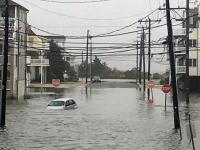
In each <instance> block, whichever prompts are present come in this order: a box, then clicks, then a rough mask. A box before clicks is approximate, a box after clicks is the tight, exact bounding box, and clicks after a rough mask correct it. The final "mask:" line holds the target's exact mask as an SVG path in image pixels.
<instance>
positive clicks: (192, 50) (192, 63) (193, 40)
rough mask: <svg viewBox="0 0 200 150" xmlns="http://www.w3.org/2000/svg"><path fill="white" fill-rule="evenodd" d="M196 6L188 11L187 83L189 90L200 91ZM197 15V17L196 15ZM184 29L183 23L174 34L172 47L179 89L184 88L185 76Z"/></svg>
mask: <svg viewBox="0 0 200 150" xmlns="http://www.w3.org/2000/svg"><path fill="white" fill-rule="evenodd" d="M199 8H200V7H199V6H197V7H196V8H194V9H191V11H190V16H191V17H190V33H189V39H190V40H189V79H190V81H189V83H190V89H191V90H197V89H200V49H199V47H200V43H199V38H200V28H199V27H200V21H199V17H200V16H199V10H200V9H199ZM197 14H198V15H197ZM185 36H186V28H185V23H183V25H182V27H181V28H180V29H178V30H176V31H175V33H174V47H175V57H176V72H177V84H178V87H179V88H184V87H185V84H184V83H185V74H186V63H185V62H186V61H185V60H186V59H185V58H186V49H185V46H186V45H185Z"/></svg>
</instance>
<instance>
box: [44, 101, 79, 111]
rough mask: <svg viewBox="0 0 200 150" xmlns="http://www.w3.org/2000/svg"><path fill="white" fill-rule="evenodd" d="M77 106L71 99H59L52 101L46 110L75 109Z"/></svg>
mask: <svg viewBox="0 0 200 150" xmlns="http://www.w3.org/2000/svg"><path fill="white" fill-rule="evenodd" d="M77 107H78V106H77V104H76V102H75V101H74V100H73V99H72V98H60V99H55V100H52V101H51V102H50V103H49V104H48V106H47V109H76V108H77Z"/></svg>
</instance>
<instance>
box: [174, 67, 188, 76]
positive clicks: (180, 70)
mask: <svg viewBox="0 0 200 150" xmlns="http://www.w3.org/2000/svg"><path fill="white" fill-rule="evenodd" d="M176 73H177V74H185V73H186V67H185V66H176Z"/></svg>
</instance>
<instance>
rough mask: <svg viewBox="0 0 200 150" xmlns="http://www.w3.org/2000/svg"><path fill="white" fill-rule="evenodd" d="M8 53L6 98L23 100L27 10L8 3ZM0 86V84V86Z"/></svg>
mask: <svg viewBox="0 0 200 150" xmlns="http://www.w3.org/2000/svg"><path fill="white" fill-rule="evenodd" d="M4 8H5V5H4V1H0V70H1V73H0V74H1V79H0V80H2V63H3V55H2V54H3V43H4V40H3V39H4V27H5V23H4V22H5V21H4V20H5V18H4ZM9 13H10V14H9V51H8V55H9V56H8V85H7V89H8V95H7V96H8V97H13V98H17V99H23V98H24V95H25V90H26V88H25V85H26V47H27V42H26V40H27V36H26V30H27V28H26V27H27V14H28V10H27V9H26V8H25V7H23V6H21V5H19V4H17V3H15V2H14V1H10V12H9ZM0 85H1V84H0Z"/></svg>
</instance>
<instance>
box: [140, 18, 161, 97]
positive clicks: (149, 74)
mask: <svg viewBox="0 0 200 150" xmlns="http://www.w3.org/2000/svg"><path fill="white" fill-rule="evenodd" d="M160 21H161V20H151V19H150V18H149V19H148V20H139V22H140V23H141V22H145V23H147V22H148V23H149V27H148V30H149V37H148V39H149V42H148V44H149V45H148V81H150V80H151V23H152V22H160ZM147 96H148V100H149V98H150V89H149V88H148V90H147Z"/></svg>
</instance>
